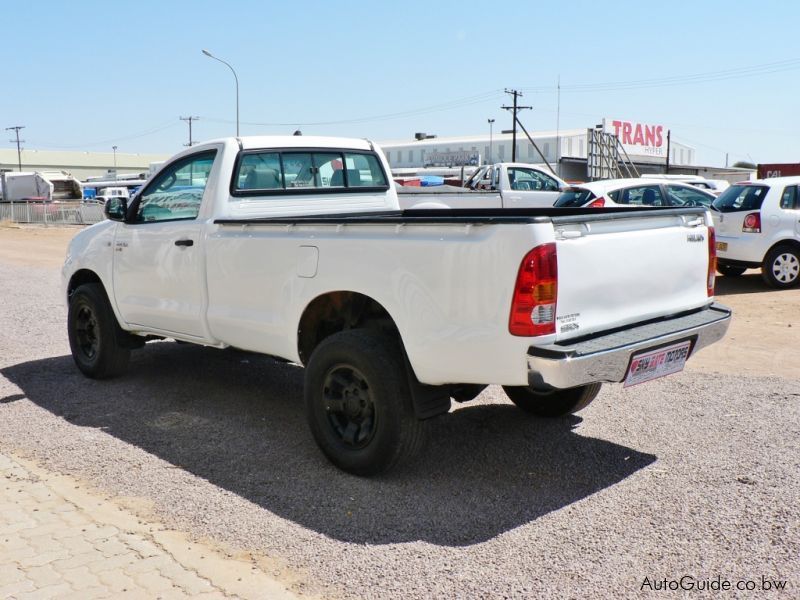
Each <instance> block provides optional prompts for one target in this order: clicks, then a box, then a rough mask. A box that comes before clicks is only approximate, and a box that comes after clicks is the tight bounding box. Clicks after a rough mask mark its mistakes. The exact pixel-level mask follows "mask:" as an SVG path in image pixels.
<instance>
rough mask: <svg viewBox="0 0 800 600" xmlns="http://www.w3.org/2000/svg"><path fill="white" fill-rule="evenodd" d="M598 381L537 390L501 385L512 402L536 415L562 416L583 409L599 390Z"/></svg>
mask: <svg viewBox="0 0 800 600" xmlns="http://www.w3.org/2000/svg"><path fill="white" fill-rule="evenodd" d="M601 385H602V384H600V383H590V384H588V385H582V386H579V387H574V388H569V389H565V390H559V389H552V390H548V391H539V390H535V389H533V388H531V387H525V386H508V385H504V386H503V391H504V392H505V393H506V396H508V398H509V400H511V401H512V402H513V403H514V404H516V405H517V406H518V407H519V408H521V409H522V410H524V411H525V412H526V413H530V414H532V415H536V416H537V417H564V416H566V415H570V414H572V413H576V412H578V411H579V410H583V409H584V408H586V407H587V406H589V404H591V402H592V400H594V399H595V398H596V397H597V394H598V393H599V392H600V387H601Z"/></svg>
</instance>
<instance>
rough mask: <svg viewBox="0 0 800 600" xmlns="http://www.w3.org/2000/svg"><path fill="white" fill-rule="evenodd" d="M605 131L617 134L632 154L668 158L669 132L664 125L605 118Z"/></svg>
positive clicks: (624, 146) (623, 145)
mask: <svg viewBox="0 0 800 600" xmlns="http://www.w3.org/2000/svg"><path fill="white" fill-rule="evenodd" d="M603 131H605V132H606V133H613V134H614V135H616V136H617V139H619V141H620V143H621V144H622V147H623V148H625V152H627V153H628V154H629V155H630V156H651V157H661V158H664V159H666V158H667V133H666V131H665V129H664V126H663V125H649V124H645V123H637V122H635V121H620V120H617V119H603Z"/></svg>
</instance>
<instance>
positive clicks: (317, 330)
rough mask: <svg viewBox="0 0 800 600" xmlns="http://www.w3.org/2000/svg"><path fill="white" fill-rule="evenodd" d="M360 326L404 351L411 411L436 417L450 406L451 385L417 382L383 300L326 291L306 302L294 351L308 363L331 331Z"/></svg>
mask: <svg viewBox="0 0 800 600" xmlns="http://www.w3.org/2000/svg"><path fill="white" fill-rule="evenodd" d="M359 328H361V329H368V328H374V329H378V330H380V331H384V332H386V333H388V334H390V335H391V336H394V337H395V338H396V339H397V342H398V343H399V344H400V348H401V349H402V351H403V356H404V363H405V366H406V375H407V377H408V385H409V390H410V392H411V398H412V402H413V404H414V411H415V413H416V415H417V417H418V418H419V419H428V418H431V417H435V416H437V415H440V414H443V413H446V412H447V411H448V410H450V396H451V387H452V386H446V385H425V384H423V383H420V381H419V380H418V379H417V376H416V373H415V371H414V366H413V364H412V361H411V357H410V356H408V353H407V351H406V347H405V344H404V343H403V336H402V333H401V331H400V328H399V327H398V326H397V322H396V321H395V319H394V318H393V317H392V315H391V314H390V313H389V311H388V310H387V309H386V308H385V307H384V306H383V304H381V303H380V302H378V301H377V300H375V299H374V298H372V297H370V296H368V295H366V294H362V293H360V292H354V291H348V290H338V291H330V292H325V293H323V294H320V295H318V296H316V297H315V298H314V299H313V300H311V302H309V303H308V304H307V305H306V307H305V309H304V310H303V313H302V315H301V317H300V320H299V323H298V326H297V353H298V356H299V357H300V361H301V362H302V364H303V365H304V366H305V365H307V364H308V360H309V358H310V357H311V354H312V353H313V352H314V349H315V348H316V347H317V346H318V345H319V344H320V343H322V341H323V340H325V339H326V338H328V337H330V336H331V335H333V334H335V333H339V332H341V331H346V330H348V329H359ZM475 395H477V394H475Z"/></svg>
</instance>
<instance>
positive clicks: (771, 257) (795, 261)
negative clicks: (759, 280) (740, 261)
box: [761, 246, 800, 289]
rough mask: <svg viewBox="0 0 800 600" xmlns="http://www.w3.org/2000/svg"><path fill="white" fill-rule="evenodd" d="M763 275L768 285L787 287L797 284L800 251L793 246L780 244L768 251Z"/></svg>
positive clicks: (763, 266) (799, 272)
mask: <svg viewBox="0 0 800 600" xmlns="http://www.w3.org/2000/svg"><path fill="white" fill-rule="evenodd" d="M761 276H762V277H763V278H764V281H765V282H767V284H768V285H770V286H772V287H774V288H778V289H785V288H790V287H792V286H793V285H795V284H797V281H798V276H800V251H799V250H798V249H797V248H794V247H792V246H778V247H777V248H773V249H772V250H770V251H769V252H767V256H766V257H765V258H764V263H763V264H762V265H761Z"/></svg>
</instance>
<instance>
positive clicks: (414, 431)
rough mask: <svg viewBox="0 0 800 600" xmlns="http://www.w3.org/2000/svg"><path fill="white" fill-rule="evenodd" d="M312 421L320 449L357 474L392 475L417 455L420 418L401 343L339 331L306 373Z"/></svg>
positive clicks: (358, 331)
mask: <svg viewBox="0 0 800 600" xmlns="http://www.w3.org/2000/svg"><path fill="white" fill-rule="evenodd" d="M305 404H306V417H307V419H308V424H309V426H310V428H311V433H312V434H313V436H314V439H315V440H316V442H317V445H318V446H319V448H320V449H321V450H322V452H323V453H324V454H325V456H327V457H328V459H329V460H330V461H331V462H332V463H333V464H335V465H336V466H337V467H339V468H340V469H342V470H344V471H347V472H349V473H353V474H355V475H376V474H378V473H382V472H385V471H388V470H389V469H391V468H392V467H393V466H395V465H396V464H397V463H399V462H401V461H402V460H405V459H408V458H410V457H411V456H413V455H414V454H416V453H417V451H418V450H419V447H420V446H421V444H422V440H423V430H424V426H425V423H424V422H422V421H420V420H419V419H417V417H416V415H415V413H414V407H413V404H412V401H411V394H410V391H409V388H408V380H407V378H406V366H405V361H404V360H403V351H402V348H401V347H400V342H399V341H398V340H396V339H395V338H393V337H391V336H388V335H386V334H383V333H381V332H379V331H372V330H367V329H352V330H349V331H342V332H339V333H336V334H334V335H332V336H330V337H328V338H326V339H325V340H323V341H322V342H321V343H320V345H319V346H317V348H316V349H315V350H314V352H313V354H312V355H311V358H310V359H309V361H308V365H307V367H306V374H305Z"/></svg>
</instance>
